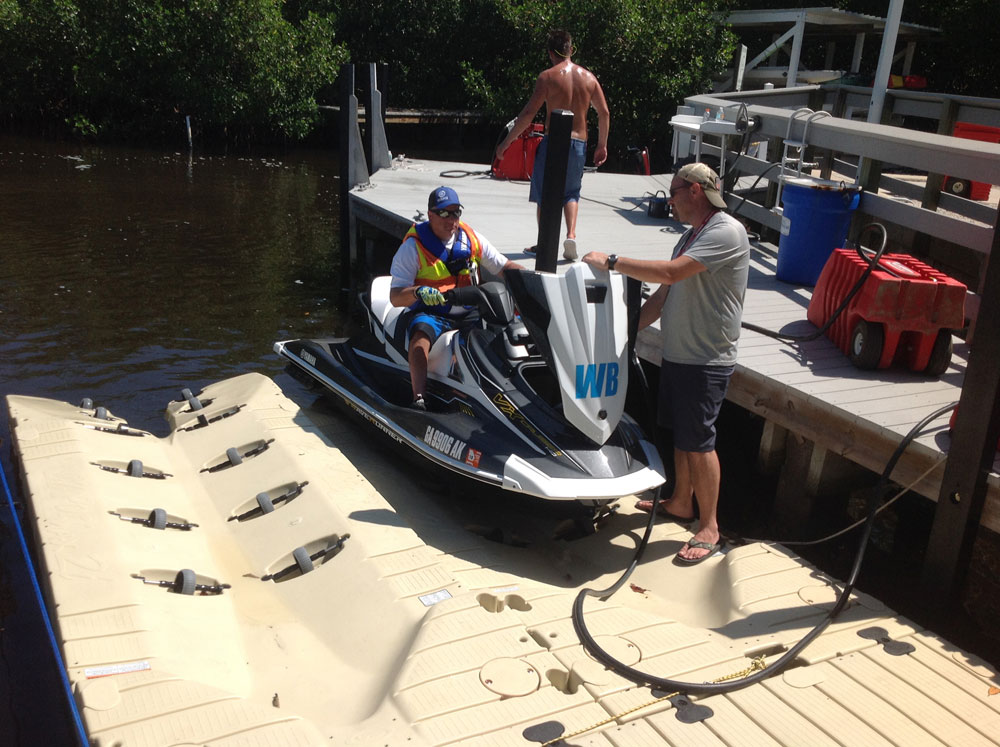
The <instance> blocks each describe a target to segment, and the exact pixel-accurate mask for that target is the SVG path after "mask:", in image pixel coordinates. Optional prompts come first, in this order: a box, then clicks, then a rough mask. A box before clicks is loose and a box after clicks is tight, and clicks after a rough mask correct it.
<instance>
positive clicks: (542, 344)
mask: <svg viewBox="0 0 1000 747" xmlns="http://www.w3.org/2000/svg"><path fill="white" fill-rule="evenodd" d="M504 279H505V280H506V283H507V284H506V285H505V284H504V283H502V282H496V281H491V282H484V283H481V284H479V285H471V286H467V287H462V288H456V289H454V290H451V291H448V292H447V293H446V294H445V296H446V298H447V301H448V303H452V304H459V305H463V306H469V307H474V308H476V309H478V312H479V313H478V319H476V320H475V321H474V322H471V323H470V324H469V325H467V326H463V327H460V328H459V329H457V330H451V331H449V332H446V333H445V334H443V335H441V336H440V337H439V338H438V339H437V340H436V341H435V343H434V345H433V346H432V348H431V350H430V353H429V355H428V367H427V389H426V393H425V395H424V398H425V401H426V405H427V410H426V411H424V410H418V409H415V408H412V407H410V406H409V405H410V402H411V400H412V390H411V387H410V373H409V366H408V365H407V359H406V328H407V317H406V314H408V313H409V312H408V310H407V309H405V308H401V307H395V306H393V305H392V304H391V303H390V302H389V289H390V283H391V278H390V277H388V276H384V277H378V278H375V280H374V281H373V282H372V285H371V290H370V293H365V294H362V296H361V303H362V306H363V307H364V309H365V311H366V312H367V314H368V329H367V330H366V332H365V333H363V334H359V335H357V336H355V337H352V338H349V339H344V338H338V339H326V340H288V341H284V342H277V343H275V346H274V349H275V351H276V352H277V353H278V354H280V355H282V356H283V357H285V358H287V359H288V361H289V362H290V365H291V366H293V367H294V368H295V369H297V370H299V371H301V372H302V373H303V374H305V375H307V376H308V377H310V378H312V379H315V380H316V381H318V382H319V383H320V384H322V385H323V386H324V387H326V389H327V390H329V392H330V393H331V394H334V395H336V397H334V401H336V402H339V403H342V404H346V405H347V407H346V411H347V412H348V413H349V414H352V415H355V416H360V417H361V422H363V423H368V424H371V425H374V426H375V427H376V429H378V431H384V432H386V433H388V434H390V435H391V436H392V438H393V439H395V440H396V441H398V442H401V443H403V444H405V445H406V446H407V447H409V449H411V450H412V451H411V452H410V453H412V454H415V455H419V456H421V457H423V458H425V459H428V460H430V461H432V462H434V463H436V464H438V465H440V466H442V467H445V468H447V469H450V470H453V471H455V472H458V473H460V474H463V475H466V476H468V477H471V478H474V479H476V480H481V481H483V482H488V483H490V484H493V485H496V486H499V487H502V488H505V489H507V490H512V491H517V492H522V493H528V494H530V495H535V496H539V497H541V498H547V499H550V500H583V501H588V502H591V501H607V500H611V499H614V498H620V497H622V496H626V495H632V494H635V493H641V492H643V491H645V490H648V489H650V488H655V487H656V486H657V485H660V484H661V483H662V482H663V479H664V478H663V466H662V464H661V462H660V457H659V454H658V453H657V451H656V449H655V447H654V446H653V445H652V444H651V443H650V442H649V440H648V439H646V438H645V437H644V436H643V434H642V431H641V429H640V428H639V426H638V424H636V422H635V421H634V420H633V419H632V418H631V417H629V416H628V415H627V414H625V411H624V409H625V394H626V391H627V387H628V367H627V364H628V358H627V355H628V347H627V342H628V340H627V323H626V319H627V309H626V308H625V282H624V278H622V276H621V275H618V274H614V273H607V272H605V271H600V270H596V271H595V270H593V269H591V268H590V267H589V266H588V265H585V264H582V263H580V264H574V265H573V266H571V267H569V268H568V269H567V271H566V273H565V275H554V274H551V273H540V272H532V271H529V270H508V271H506V272H505V273H504ZM515 302H516V303H517V307H518V310H519V312H520V315H519V316H518V315H517V314H515V312H514V305H515ZM578 366H579V368H577V367H578ZM581 395H583V396H581ZM470 443H475V444H476V447H475V448H470V447H469V444H470Z"/></svg>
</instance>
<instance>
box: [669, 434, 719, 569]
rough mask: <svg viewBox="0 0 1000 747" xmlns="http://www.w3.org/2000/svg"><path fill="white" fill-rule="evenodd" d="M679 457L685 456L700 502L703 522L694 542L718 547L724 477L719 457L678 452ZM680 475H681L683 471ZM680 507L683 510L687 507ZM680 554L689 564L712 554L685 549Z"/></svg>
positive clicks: (710, 454) (713, 452)
mask: <svg viewBox="0 0 1000 747" xmlns="http://www.w3.org/2000/svg"><path fill="white" fill-rule="evenodd" d="M675 454H677V455H681V456H682V457H683V459H684V461H685V463H686V464H687V473H688V475H689V479H690V483H689V484H690V485H691V487H692V488H693V490H694V496H695V498H696V499H697V501H698V511H699V514H700V520H699V523H698V531H697V532H695V533H694V537H692V539H694V540H696V541H698V542H708V543H709V544H713V545H714V544H715V543H717V542H718V541H719V537H720V535H719V518H718V508H719V484H720V482H721V478H722V473H721V470H720V468H719V457H718V455H717V454H716V453H715V451H706V452H695V451H677V452H675ZM677 461H679V460H677ZM678 471H680V468H679V467H678ZM678 482H679V481H678ZM674 495H675V496H677V491H676V490H675V491H674ZM680 505H681V506H683V504H680ZM683 515H684V516H688V515H690V514H689V513H685V514H683ZM678 554H679V555H680V556H681V557H683V558H687V559H689V560H697V559H698V558H701V557H704V556H705V555H707V554H708V551H707V550H703V549H701V548H691V547H687V546H685V547H683V548H681V550H680V552H679V553H678Z"/></svg>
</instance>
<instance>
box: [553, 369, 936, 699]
mask: <svg viewBox="0 0 1000 747" xmlns="http://www.w3.org/2000/svg"><path fill="white" fill-rule="evenodd" d="M633 355H634V354H633ZM634 362H635V361H634ZM640 380H641V381H642V383H643V386H644V387H645V392H646V394H647V395H648V393H649V389H648V384H647V382H646V379H645V376H644V375H640ZM953 407H954V403H952V404H949V405H947V406H945V407H941V408H938V409H937V410H935V411H934V412H932V413H931V414H929V415H927V416H926V417H924V418H923V419H922V420H921V421H920V422H918V423H917V424H916V425H914V426H913V427H912V428H911V429H910V430H909V432H908V433H907V434H906V435H905V436H904V437H903V439H902V440H901V441H900V442H899V444H898V445H897V446H896V449H895V451H894V452H893V453H892V456H891V457H890V458H889V461H888V462H887V463H886V466H885V468H884V469H883V470H882V474H881V475H880V477H879V481H878V484H877V485H876V486H875V488H874V489H873V490H872V491H871V493H870V494H869V497H868V503H867V506H866V512H867V518H866V519H865V524H864V531H863V532H862V536H861V539H860V541H859V543H858V550H857V553H856V555H855V558H854V566H853V567H852V569H851V573H850V576H849V577H848V580H847V582H846V583H845V584H844V587H843V589H842V590H841V591H840V594H839V595H838V598H837V602H836V604H835V605H834V606H833V608H832V609H831V610H830V611H829V612H828V613H827V615H826V616H825V617H824V618H823V619H822V620H821V621H820V622H819V623H818V624H817V625H816V626H815V627H814V628H813V629H812V630H811V631H809V632H808V633H807V634H806V635H805V636H803V638H802V639H801V640H800V641H799V642H798V643H796V644H795V645H794V646H792V647H791V648H790V649H788V651H786V652H785V653H784V654H783V655H782V656H781V658H779V659H778V660H777V661H775V662H774V663H773V664H771V665H770V666H768V667H767V668H765V669H761V670H758V671H756V672H753V673H752V674H750V675H748V676H747V677H744V678H742V679H739V680H730V681H727V682H682V681H680V680H672V679H668V678H665V677H659V676H657V675H653V674H650V673H648V672H643V671H640V670H638V669H635V668H634V667H631V666H629V665H627V664H624V663H622V662H620V661H618V660H617V659H615V658H614V657H613V656H611V654H609V653H608V652H606V651H605V650H604V649H602V648H601V647H600V646H599V645H598V643H597V641H595V640H594V637H593V636H592V635H591V634H590V631H589V630H588V629H587V626H586V623H585V622H584V614H583V604H584V601H585V600H586V598H587V597H598V598H599V599H601V600H602V601H604V600H606V599H608V598H609V597H611V596H612V595H613V594H614V593H615V592H616V591H618V590H619V589H620V588H621V587H622V586H623V585H624V584H625V582H626V581H627V580H628V579H629V577H630V576H631V575H632V573H633V571H635V569H636V567H637V566H638V565H639V561H640V560H641V559H642V556H643V554H644V552H645V550H646V546H647V545H648V544H649V538H650V536H651V535H652V532H653V526H654V524H655V523H656V518H657V514H658V511H657V510H656V507H657V506H658V505H659V499H660V490H661V488H662V485H661V486H659V487H657V488H656V493H655V495H654V497H653V510H651V511H650V512H649V521H648V523H647V524H646V531H645V532H644V533H643V536H642V539H641V540H640V541H639V545H638V547H637V548H636V550H635V553H634V554H633V556H632V560H631V561H630V562H629V564H628V567H627V568H626V569H625V571H624V573H622V575H621V576H620V577H619V579H618V580H617V581H616V582H615V583H614V584H612V585H611V586H610V587H608V588H607V589H603V590H596V589H581V590H580V593H579V594H577V596H576V599H575V600H574V602H573V612H572V620H573V628H574V630H575V631H576V634H577V637H578V638H579V639H580V642H581V644H583V647H584V649H585V650H586V651H587V653H589V654H590V655H591V656H593V657H594V658H595V659H596V660H597V661H598V662H600V663H601V664H603V665H604V666H605V667H607V668H608V669H609V670H611V671H612V672H615V673H616V674H618V675H620V676H622V677H624V678H626V679H628V680H630V681H632V682H635V683H636V684H639V685H644V686H647V685H648V686H650V687H652V688H655V689H658V690H663V691H665V692H680V693H687V694H692V695H716V694H722V693H728V692H733V691H735V690H739V689H742V688H744V687H749V686H750V685H753V684H756V683H757V682H760V681H762V680H764V679H767V678H769V677H772V676H774V675H775V674H778V673H779V672H781V671H783V670H784V669H786V668H787V667H788V666H789V665H791V664H792V663H793V662H794V661H795V659H796V657H798V655H799V654H800V653H801V652H802V650H803V649H805V648H806V646H808V645H809V644H810V643H812V642H813V640H815V639H816V638H817V637H818V636H819V635H820V634H821V633H822V632H823V631H824V630H826V628H827V627H828V626H829V625H830V623H831V622H833V621H834V620H835V619H836V617H837V616H838V615H839V614H840V613H841V612H842V611H843V609H844V607H846V606H847V602H848V601H849V599H850V596H851V592H852V591H853V590H854V585H855V583H856V582H857V579H858V575H859V574H860V572H861V564H862V562H863V560H864V556H865V550H866V548H867V546H868V542H869V540H870V539H871V534H872V529H873V527H874V525H875V518H876V517H877V515H878V513H879V511H878V509H879V508H880V506H879V505H878V504H879V497H880V496H881V495H882V493H883V489H884V486H885V485H886V484H887V483H888V482H889V477H890V476H891V475H892V472H893V470H894V469H895V467H896V463H897V462H898V461H899V459H900V457H902V455H903V452H904V451H905V450H906V448H907V446H909V445H910V442H911V441H913V439H915V438H916V437H917V436H918V435H919V434H920V433H921V432H922V431H923V430H924V428H926V427H927V426H928V425H929V424H930V423H931V422H933V421H934V420H936V419H937V418H938V417H940V416H941V415H943V414H944V413H946V412H948V411H949V410H951V409H952V408H953Z"/></svg>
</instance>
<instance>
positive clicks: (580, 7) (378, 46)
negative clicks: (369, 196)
mask: <svg viewBox="0 0 1000 747" xmlns="http://www.w3.org/2000/svg"><path fill="white" fill-rule="evenodd" d="M305 4H306V0H300V2H299V3H298V5H297V7H302V6H303V5H305ZM727 4H728V0H461V1H460V0H436V1H435V2H430V0H399V1H397V2H390V1H389V0H339V2H338V1H337V0H327V2H326V5H335V6H336V16H337V18H338V19H339V22H338V30H337V36H338V39H341V40H342V41H343V42H344V43H345V44H346V45H347V47H348V48H349V49H350V50H351V58H352V60H354V61H358V62H361V61H364V62H385V63H388V64H389V74H390V80H389V87H388V95H389V101H390V103H391V105H392V106H400V107H402V106H410V107H422V108H453V109H478V110H483V111H485V112H486V113H487V114H488V115H490V116H491V117H492V118H493V119H494V120H495V121H496V122H498V123H501V122H506V121H508V120H510V119H513V118H514V117H515V116H516V115H517V113H518V112H519V111H520V109H521V107H522V106H523V105H524V103H525V102H526V101H527V99H528V97H529V96H530V95H531V91H532V88H533V86H534V81H535V78H536V77H537V75H538V73H539V72H541V71H542V70H543V69H545V68H546V67H548V66H549V64H550V63H549V59H548V55H547V53H546V48H545V42H546V37H547V35H548V32H549V30H550V29H552V28H565V29H568V30H569V31H570V32H571V33H572V34H573V37H574V42H575V46H576V48H577V50H578V51H577V53H576V54H574V56H573V59H574V61H576V62H579V63H580V64H582V65H584V66H586V67H588V68H590V69H591V70H592V71H593V72H594V73H595V74H596V75H597V76H598V78H599V79H600V80H601V83H602V86H603V87H604V91H605V95H606V96H607V98H608V103H609V105H610V107H611V110H612V124H611V139H610V147H611V150H612V152H616V151H617V152H618V153H619V154H623V153H624V151H625V146H627V145H630V144H636V145H639V144H641V145H647V144H649V145H653V144H657V143H659V141H660V139H661V138H664V137H668V136H669V130H668V127H667V121H668V120H669V118H670V116H672V115H673V113H674V112H675V110H676V107H677V105H678V104H679V103H681V101H682V100H683V98H684V97H685V96H688V95H691V94H693V93H697V92H704V91H707V90H709V89H710V78H711V75H712V73H714V72H717V71H718V70H720V69H723V68H725V67H726V65H727V61H728V59H729V56H730V54H731V50H732V45H733V41H732V37H731V35H730V34H729V33H728V32H727V31H726V29H725V27H724V26H722V25H721V24H720V23H719V18H720V17H724V11H725V9H726V6H727ZM317 5H318V3H317ZM595 126H596V120H595ZM661 149H662V148H661Z"/></svg>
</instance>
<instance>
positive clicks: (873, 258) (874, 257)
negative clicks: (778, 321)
mask: <svg viewBox="0 0 1000 747" xmlns="http://www.w3.org/2000/svg"><path fill="white" fill-rule="evenodd" d="M870 228H874V229H878V230H879V231H880V232H881V235H882V241H881V244H880V246H879V248H878V250H877V251H875V252H874V253H872V254H869V253H868V252H869V250H867V249H865V248H864V247H863V246H861V237H862V236H864V234H865V231H867V230H868V229H870ZM888 238H889V235H888V233H887V232H886V230H885V226H883V225H882V224H881V223H869V224H868V225H867V226H865V227H864V228H862V229H861V233H860V234H859V236H858V246H857V248H856V250H857V252H858V256H860V257H861V259H862V260H864V261H865V263H867V265H868V266H867V267H865V270H864V272H862V273H861V277H859V278H858V281H857V282H856V283H855V284H854V286H853V287H852V288H851V289H850V290H849V291H848V292H847V295H845V296H844V298H843V300H841V302H840V304H839V305H838V306H837V308H836V309H834V310H833V313H832V314H830V318H829V319H827V320H826V322H824V324H823V326H822V327H820V328H819V329H817V330H815V331H813V332H810V333H809V334H807V335H786V334H784V333H782V332H775V331H774V330H770V329H765V328H764V327H759V326H757V325H756V324H751V323H750V322H741V323H740V326H741V327H743V329H749V330H750V331H751V332H757V333H758V334H762V335H766V336H768V337H773V338H774V339H776V340H780V341H781V342H810V341H812V340H815V339H817V338H819V337H821V336H822V335H824V334H826V331H827V330H828V329H830V327H832V326H833V323H834V322H835V321H837V317H839V316H840V315H841V314H842V313H843V312H844V310H845V309H846V308H847V305H848V304H849V303H850V302H851V299H852V298H854V297H855V296H856V295H857V294H858V292H859V291H860V290H861V289H862V288H863V287H864V285H865V282H866V281H867V280H868V276H869V275H871V274H872V272H873V271H874V270H875V269H876V268H879V267H880V265H879V260H880V259H881V258H882V254H883V253H884V252H885V248H886V244H887V243H888ZM881 269H883V270H885V267H881Z"/></svg>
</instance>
